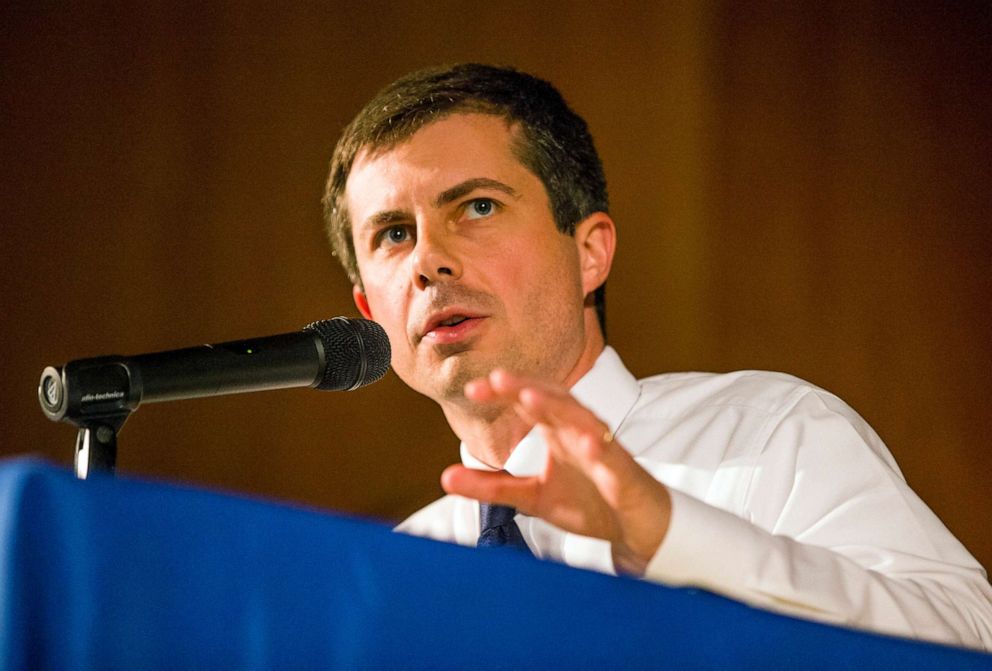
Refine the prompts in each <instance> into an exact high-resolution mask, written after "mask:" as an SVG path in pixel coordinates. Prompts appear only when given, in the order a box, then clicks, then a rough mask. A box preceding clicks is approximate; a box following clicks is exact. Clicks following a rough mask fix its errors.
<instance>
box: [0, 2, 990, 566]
mask: <svg viewBox="0 0 992 671" xmlns="http://www.w3.org/2000/svg"><path fill="white" fill-rule="evenodd" d="M142 4H143V3H124V4H122V5H120V7H119V8H118V9H116V10H115V9H106V8H104V9H101V10H95V9H94V10H86V9H74V10H62V9H12V8H10V7H5V8H4V9H3V10H0V12H2V16H0V57H2V63H0V109H2V114H3V124H2V129H0V138H2V147H3V157H4V160H3V167H2V169H0V170H2V173H0V185H2V186H0V194H2V205H3V207H2V210H0V212H2V228H0V242H2V249H0V273H2V275H0V280H2V281H0V311H2V333H0V335H2V343H3V351H4V353H5V356H4V362H5V370H4V375H3V377H2V381H0V413H2V414H0V421H2V427H3V433H4V435H3V439H2V441H0V445H2V452H3V453H5V454H14V453H22V452H35V453H40V454H42V455H44V456H46V457H48V458H50V459H53V460H55V461H57V462H59V463H63V464H69V463H70V462H71V453H72V443H73V438H74V431H73V429H72V428H71V427H70V426H68V425H56V424H52V423H50V422H48V421H47V420H46V419H45V418H44V417H43V415H42V414H41V412H40V410H39V409H38V406H37V402H36V400H35V393H36V392H35V390H36V385H37V381H38V376H39V374H40V372H41V370H42V368H43V367H44V366H45V365H48V364H61V363H63V362H65V361H66V360H69V359H73V358H79V357H84V356H95V355H98V354H107V353H121V354H131V353H138V352H145V351H154V350H159V349H169V348H175V347H181V346H186V345H192V344H197V343H202V342H217V341H222V340H228V339H236V338H241V337H247V336H253V335H264V334H269V333H279V332H284V331H291V330H296V329H297V328H299V327H300V326H302V325H303V324H304V323H306V322H308V321H310V320H313V319H320V318H326V317H329V316H332V315H337V314H349V315H354V314H355V311H354V308H353V307H352V305H351V301H350V295H349V291H348V286H347V283H346V281H345V278H344V275H343V273H342V272H341V271H340V270H339V269H338V268H337V267H336V265H335V262H334V260H333V258H332V257H331V256H330V253H329V251H328V249H327V247H326V246H325V244H324V239H323V235H322V231H321V223H320V211H319V198H320V194H321V189H322V182H323V179H324V174H325V169H326V164H327V160H328V158H329V156H330V152H331V148H332V147H333V144H334V142H335V140H336V136H337V133H338V131H339V129H340V128H341V127H342V126H343V125H344V124H345V123H346V122H347V121H348V119H349V118H350V117H351V115H353V114H354V112H355V111H357V109H358V108H359V106H360V105H361V104H362V103H363V102H364V100H365V99H367V98H368V97H369V96H370V95H371V94H372V93H373V92H374V91H375V90H376V89H377V88H379V87H380V86H381V85H383V84H385V83H386V82H388V81H389V80H391V79H392V78H394V77H396V76H398V75H400V74H402V73H404V72H407V71H409V70H411V69H414V68H416V67H419V66H423V65H429V64H435V63H439V62H454V61H461V60H482V61H489V62H500V63H509V64H514V65H516V66H518V67H521V68H523V69H526V70H530V71H533V72H535V73H537V74H540V75H543V76H545V77H547V78H549V79H551V80H552V81H554V82H556V83H557V84H558V85H559V87H560V88H561V89H562V90H563V91H564V93H565V94H566V96H567V97H568V98H569V99H570V101H571V102H572V103H573V104H574V106H575V107H576V108H577V109H578V110H579V111H580V112H581V113H583V114H584V115H585V116H586V117H587V119H588V120H589V122H590V125H591V127H592V129H593V132H594V135H595V136H596V138H597V141H598V145H599V147H600V150H601V152H602V155H603V158H604V161H605V163H606V168H607V174H608V176H609V178H610V183H611V193H612V198H613V204H614V205H613V213H614V215H615V218H616V220H617V221H618V223H619V226H620V236H621V239H620V251H619V259H618V263H617V266H616V268H615V271H614V274H613V276H612V278H611V280H610V334H611V340H612V342H613V344H614V345H615V346H616V347H617V348H618V349H619V350H620V351H621V353H623V354H624V355H625V357H626V359H627V361H628V364H629V365H630V366H631V367H632V368H633V370H634V371H635V373H638V374H649V373H654V372H660V371H664V370H681V369H704V370H731V369H736V368H768V369H776V370H785V371H789V372H792V373H795V374H797V375H800V376H803V377H805V378H807V379H809V380H811V381H813V382H815V383H817V384H819V385H821V386H823V387H826V388H828V389H830V390H832V391H834V392H836V393H838V394H839V395H840V396H842V397H843V398H845V399H846V400H847V401H848V402H849V403H851V404H852V405H853V406H854V407H855V408H857V409H858V410H859V411H860V412H861V413H862V414H863V415H864V416H865V417H866V418H867V419H868V420H869V422H871V423H872V424H873V426H874V427H875V428H876V429H877V430H878V432H879V433H880V434H881V435H882V437H883V438H884V439H885V440H886V441H887V443H888V445H889V447H890V448H891V450H892V452H893V453H894V454H895V456H896V458H897V459H898V461H899V462H900V464H901V465H902V467H903V469H904V471H905V473H906V475H907V478H908V479H909V481H910V483H911V484H912V485H913V486H914V487H915V488H916V489H917V491H918V492H919V493H920V494H921V495H922V496H923V498H924V499H925V500H926V501H927V502H928V503H929V504H930V505H931V506H932V507H933V508H934V509H935V510H936V511H937V513H938V514H939V515H940V516H941V517H942V518H943V519H944V520H945V521H946V523H947V524H948V526H950V527H951V529H952V530H953V531H954V532H955V533H957V534H958V535H959V537H960V538H961V539H962V540H964V541H965V543H966V544H967V545H968V546H969V547H970V548H971V550H972V551H973V552H974V553H975V554H976V555H977V556H978V557H979V558H980V559H981V560H982V561H983V563H985V564H986V565H990V564H992V538H990V534H989V533H988V530H987V523H986V520H987V519H988V518H989V517H990V516H992V504H990V503H989V496H988V495H989V486H988V484H989V482H990V481H992V477H990V476H992V456H990V454H992V451H990V449H989V436H990V435H992V410H990V404H989V399H990V398H992V338H990V335H992V328H990V321H989V314H988V313H989V306H990V305H992V302H990V297H992V291H990V289H992V287H990V279H989V278H990V270H992V268H990V265H992V262H990V259H992V242H990V234H989V230H988V227H989V224H990V213H992V208H990V195H989V194H990V192H992V189H990V186H992V182H990V174H989V173H990V168H989V165H990V160H989V156H990V155H992V142H990V121H989V120H990V119H992V115H990V109H989V108H990V105H989V102H990V101H989V94H990V89H989V74H988V73H989V72H990V71H992V68H990V62H989V61H990V51H989V49H988V34H989V28H990V20H989V12H988V9H987V6H985V4H984V3H974V7H973V8H968V6H967V5H966V4H964V3H946V4H947V5H953V6H956V7H957V8H956V9H947V8H946V7H944V6H943V5H944V4H945V3H933V7H932V8H922V9H921V8H916V7H913V6H912V4H911V3H904V2H891V3H881V2H877V1H870V2H866V3H857V4H855V3H851V6H849V7H848V8H846V9H840V8H832V7H814V8H810V7H803V8H791V9H790V8H788V7H787V6H788V5H790V4H793V3H777V4H778V6H777V7H776V8H775V9H774V10H773V9H756V8H755V7H756V4H755V3H736V2H726V3H720V2H714V3H701V4H699V5H697V6H694V7H689V8H686V7H685V6H684V4H683V3H656V2H650V3H647V2H645V3H642V7H643V8H642V9H618V8H617V7H618V5H616V4H615V3H603V4H602V5H601V6H599V8H598V9H597V8H595V7H594V6H593V5H591V4H586V3H571V2H559V3H534V4H533V5H531V4H524V3H493V7H492V8H489V9H477V8H471V10H470V9H469V8H468V5H467V4H466V3H461V2H442V3H434V4H431V5H430V7H428V8H426V9H425V8H423V7H419V6H415V3H392V4H389V3H366V4H363V5H362V8H361V9H355V8H354V3H337V4H339V5H340V7H337V6H335V4H333V3H327V4H318V3H312V4H304V3H286V4H287V5H291V6H290V7H286V8H282V9H272V8H269V7H266V6H265V4H263V3H241V2H237V3H235V2H231V3H219V2H218V3H213V6H212V7H211V8H210V9H202V8H198V7H182V8H180V7H176V6H173V4H172V3H161V5H160V6H158V7H153V8H151V9H149V8H145V7H141V6H140V5H142ZM246 4H247V5H249V6H248V7H245V6H244V5H246ZM419 4H422V3H416V5H419ZM428 4H429V3H428ZM675 4H679V5H683V7H682V8H680V9H675V8H671V7H668V6H669V5H675ZM794 4H800V3H794ZM801 4H804V5H811V6H812V5H815V4H816V3H801ZM580 6H581V7H583V9H581V10H579V9H577V8H578V7H580ZM666 7H667V8H666ZM455 446H456V441H455V439H454V437H453V436H452V435H451V433H450V432H449V430H448V429H447V427H446V425H445V424H444V421H443V418H442V417H441V415H440V413H439V412H438V411H437V409H436V408H435V407H434V406H433V405H432V404H431V403H430V402H428V401H426V400H425V399H422V398H419V397H417V396H415V395H413V394H412V393H411V392H409V391H408V390H406V389H405V388H404V387H403V385H402V384H401V383H400V382H399V381H398V380H397V379H396V378H395V377H393V376H390V377H389V378H387V380H386V381H384V382H383V383H380V384H379V385H376V386H374V387H372V388H369V389H367V390H363V391H361V392H356V393H352V394H320V393H317V392H312V391H308V390H293V391H286V392H269V393H264V394H254V395H248V396H243V397H227V398H221V399H211V400H201V401H190V402H186V403H172V404H158V405H147V406H144V407H142V408H141V409H140V410H139V411H138V412H137V413H136V414H135V415H134V416H133V417H132V418H131V419H130V420H129V422H128V424H127V426H126V427H125V429H124V431H123V432H122V434H121V456H120V460H119V465H120V470H121V472H122V473H124V474H128V475H135V476H142V477H154V478H162V479H166V480H170V481H182V482H190V483H195V484H197V485H206V486H209V487H219V488H224V489H228V490H234V491H237V492H244V493H248V494H253V495H263V496H269V497H276V498H279V499H284V500H291V501H296V502H301V503H304V504H306V505H313V506H318V507H321V508H335V509H339V510H344V511H350V512H355V513H358V514H362V515H368V516H373V517H379V518H384V519H391V520H394V519H398V518H400V517H402V516H404V515H406V514H407V513H409V512H411V511H412V510H414V509H415V508H416V507H418V506H419V505H422V504H424V503H426V502H427V501H429V500H430V499H432V498H434V497H435V496H436V495H437V494H438V493H439V487H438V484H437V476H438V474H439V472H440V470H441V469H442V468H443V466H445V465H447V464H448V463H450V462H452V461H453V460H455V459H456V458H457V453H456V449H455ZM837 467H838V469H840V468H843V467H844V465H843V464H837Z"/></svg>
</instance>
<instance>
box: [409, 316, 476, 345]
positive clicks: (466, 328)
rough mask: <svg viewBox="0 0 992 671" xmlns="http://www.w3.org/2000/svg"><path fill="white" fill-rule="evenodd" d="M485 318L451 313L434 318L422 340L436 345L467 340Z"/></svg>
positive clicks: (426, 328)
mask: <svg viewBox="0 0 992 671" xmlns="http://www.w3.org/2000/svg"><path fill="white" fill-rule="evenodd" d="M484 319H485V317H484V316H482V315H474V314H468V313H463V312H450V313H448V314H441V315H437V316H436V317H434V318H432V319H431V320H430V321H429V322H428V323H427V326H426V327H425V328H424V331H423V335H422V336H421V338H422V339H425V340H428V341H430V342H432V343H434V344H451V343H455V342H459V341H462V340H464V339H466V338H467V337H468V336H469V335H470V334H471V333H473V332H474V331H475V329H476V327H478V326H479V325H480V324H481V322H482V321H484Z"/></svg>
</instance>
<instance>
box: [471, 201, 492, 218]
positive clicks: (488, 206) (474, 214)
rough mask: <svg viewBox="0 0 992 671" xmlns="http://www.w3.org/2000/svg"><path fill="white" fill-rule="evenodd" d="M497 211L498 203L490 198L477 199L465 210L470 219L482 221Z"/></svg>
mask: <svg viewBox="0 0 992 671" xmlns="http://www.w3.org/2000/svg"><path fill="white" fill-rule="evenodd" d="M495 211H496V202H495V201H494V200H492V199H490V198H476V199H475V200H473V201H470V202H469V204H468V207H467V208H465V216H466V217H468V218H469V219H482V218H484V217H488V216H491V215H492V214H493V213H494V212H495Z"/></svg>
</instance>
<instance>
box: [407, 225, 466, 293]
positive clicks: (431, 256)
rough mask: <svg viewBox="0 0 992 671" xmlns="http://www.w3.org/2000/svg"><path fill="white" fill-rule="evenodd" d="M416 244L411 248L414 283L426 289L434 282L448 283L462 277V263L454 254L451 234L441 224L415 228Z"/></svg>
mask: <svg viewBox="0 0 992 671" xmlns="http://www.w3.org/2000/svg"><path fill="white" fill-rule="evenodd" d="M417 228H418V231H417V244H416V246H415V247H414V248H413V263H412V270H413V275H414V278H413V280H414V283H415V284H416V285H417V287H419V288H420V289H426V288H427V287H429V286H430V285H431V284H434V283H436V282H450V281H452V280H457V279H459V278H460V277H461V276H462V263H461V261H460V259H459V257H458V254H457V253H456V251H455V249H454V247H455V244H454V242H455V241H454V240H453V239H452V234H451V233H449V232H448V230H447V227H446V226H445V225H443V224H437V225H430V224H422V225H420V226H418V227H417Z"/></svg>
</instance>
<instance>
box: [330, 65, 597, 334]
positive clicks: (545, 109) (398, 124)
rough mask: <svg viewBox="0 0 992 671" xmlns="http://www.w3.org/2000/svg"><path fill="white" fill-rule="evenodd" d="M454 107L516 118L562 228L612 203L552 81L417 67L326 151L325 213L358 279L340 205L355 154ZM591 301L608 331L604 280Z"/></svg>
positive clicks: (481, 69) (471, 68) (522, 151)
mask: <svg viewBox="0 0 992 671" xmlns="http://www.w3.org/2000/svg"><path fill="white" fill-rule="evenodd" d="M459 112H463V113H464V112H478V113H483V114H492V115H495V116H500V117H503V118H505V119H506V120H507V122H509V123H511V124H515V125H519V128H520V131H521V132H520V135H519V137H518V141H517V142H516V143H515V146H514V147H513V151H514V154H516V156H517V158H518V159H519V160H520V162H521V163H522V164H523V165H524V166H525V167H527V169H529V170H530V171H531V172H533V173H534V174H535V175H537V177H538V178H539V179H540V180H541V182H542V183H543V184H544V188H545V190H546V191H547V193H548V200H549V201H550V204H551V210H552V214H553V216H554V219H555V225H556V226H557V227H558V230H559V231H561V232H563V233H567V234H568V235H574V234H575V225H576V224H577V223H578V222H580V221H582V220H583V219H584V218H586V217H587V216H589V215H590V214H592V213H594V212H608V211H609V198H608V196H607V191H606V177H605V176H604V174H603V165H602V163H601V162H600V160H599V154H598V153H597V152H596V148H595V147H594V145H593V141H592V137H591V136H590V134H589V130H588V127H587V125H586V122H585V121H584V120H583V119H582V118H581V117H580V116H579V115H577V114H576V113H575V112H573V111H572V109H571V108H570V107H569V106H568V104H567V103H566V102H565V100H564V99H563V98H562V96H561V94H560V93H559V92H558V91H557V90H556V89H555V88H554V87H553V86H552V85H551V84H549V83H548V82H546V81H544V80H542V79H538V78H537V77H534V76H532V75H528V74H525V73H523V72H519V71H517V70H515V69H513V68H507V67H496V66H491V65H481V64H477V63H465V64H461V65H455V66H451V67H441V68H431V69H427V70H421V71H418V72H414V73H412V74H409V75H407V76H405V77H402V78H400V79H398V80H396V81H395V82H393V83H392V84H390V85H389V86H387V87H386V88H384V89H382V90H381V91H379V93H377V94H376V95H375V97H373V98H372V100H370V101H369V102H368V104H367V105H365V107H364V108H363V109H362V111H361V112H359V113H358V115H357V116H356V117H355V118H354V119H353V120H352V122H351V123H350V124H348V126H347V127H346V128H345V129H344V132H343V133H342V135H341V139H340V140H339V141H338V144H337V147H335V149H334V155H333V157H332V158H331V167H330V175H329V176H328V179H327V188H326V190H325V192H324V198H323V205H324V220H325V223H326V225H327V234H328V237H329V238H330V241H331V247H332V248H333V249H334V254H335V255H336V256H337V257H338V260H339V261H340V262H341V265H342V266H344V269H345V272H347V273H348V278H349V279H350V280H351V282H352V283H353V284H355V285H356V286H359V287H361V286H362V279H361V275H360V273H359V270H358V262H357V260H356V258H355V243H354V240H353V238H352V232H351V221H350V220H349V217H348V211H347V208H346V207H345V186H346V185H347V182H348V175H349V174H350V172H351V168H352V164H353V163H354V162H355V157H356V156H357V155H358V153H359V152H360V151H361V150H362V149H365V148H368V149H372V150H381V149H389V148H391V147H393V146H395V145H397V144H399V143H401V142H403V141H404V140H407V139H409V138H410V137H412V136H413V135H414V134H415V133H416V132H417V131H418V130H420V129H421V128H423V127H424V126H426V125H427V124H429V123H433V122H435V121H439V120H441V119H443V118H445V117H447V116H449V115H451V114H455V113H459ZM595 301H596V313H597V316H598V318H599V323H600V328H601V329H602V330H603V333H604V334H605V332H606V285H605V284H603V285H602V286H600V287H599V288H597V289H596V292H595Z"/></svg>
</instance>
